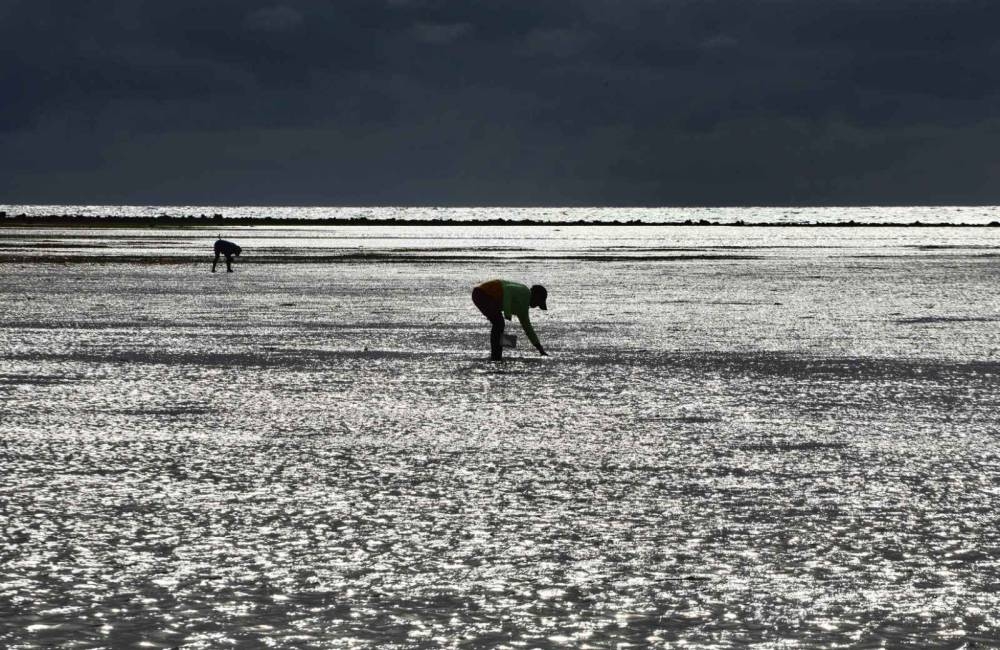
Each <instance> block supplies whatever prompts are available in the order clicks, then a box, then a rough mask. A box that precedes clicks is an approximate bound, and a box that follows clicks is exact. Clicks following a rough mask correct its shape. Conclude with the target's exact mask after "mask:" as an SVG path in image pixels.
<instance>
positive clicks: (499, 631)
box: [0, 231, 1000, 648]
mask: <svg viewBox="0 0 1000 650" xmlns="http://www.w3.org/2000/svg"><path fill="white" fill-rule="evenodd" d="M619 232H621V231H619ZM980 235H982V233H980ZM859 236H860V235H859ZM904 236H905V235H904ZM918 236H919V237H925V236H927V234H926V233H919V235H918ZM178 237H179V240H178V241H179V242H180V244H181V245H183V246H188V245H189V244H190V242H189V241H188V240H187V239H186V238H187V237H189V235H187V234H183V233H182V234H179V235H178ZM979 243H980V244H983V245H985V244H988V243H989V242H985V241H982V240H981V241H980V242H979ZM611 244H614V242H610V244H609V245H611ZM588 245H589V244H588ZM907 245H908V243H907V242H902V243H900V244H899V247H900V249H902V247H904V246H907ZM525 246H530V244H529V243H525ZM858 247H860V248H866V249H867V248H869V247H870V243H867V242H864V241H861V242H858ZM546 251H549V252H551V249H546ZM906 251H907V253H906V255H905V256H902V257H900V256H897V255H896V253H898V252H899V251H898V250H888V251H886V253H887V255H888V257H879V258H873V259H868V258H858V257H854V256H852V255H851V254H849V252H848V253H843V252H842V253H838V254H836V255H827V254H820V255H816V256H814V257H810V256H808V255H805V254H803V253H802V252H801V251H797V252H794V253H790V254H783V253H781V252H780V251H779V252H776V251H774V250H771V251H769V252H767V253H766V254H762V255H760V257H761V259H754V260H695V261H682V262H677V261H642V260H625V261H605V262H600V263H589V264H582V263H580V262H578V261H567V260H559V259H551V258H550V257H546V255H548V253H546V252H545V251H543V255H542V259H536V260H531V261H526V260H517V261H503V260H501V261H492V262H490V263H489V264H488V265H487V267H488V268H484V266H483V265H482V264H478V263H474V262H453V263H433V264H425V263H416V262H403V263H400V264H398V265H394V266H391V267H388V268H387V267H385V266H383V265H379V264H372V263H367V262H355V263H340V264H336V265H327V264H312V263H306V262H305V261H300V262H299V263H296V264H277V263H275V264H268V265H254V264H253V262H252V259H253V258H252V255H248V256H247V259H246V260H245V261H242V262H240V263H238V264H237V272H236V273H234V274H232V275H227V274H221V275H220V274H216V275H212V274H210V273H207V265H206V263H205V262H202V263H201V264H200V265H199V266H197V267H194V266H191V265H186V264H164V265H147V264H137V265H123V264H99V263H77V264H67V265H55V264H41V263H35V264H5V265H0V268H2V270H3V273H4V278H5V283H4V285H3V286H0V313H2V314H3V316H2V320H0V350H2V351H3V354H2V356H0V400H2V402H3V412H2V418H0V467H2V468H3V471H2V472H0V508H2V509H3V510H2V518H0V522H2V523H0V567H2V568H0V620H2V621H3V622H4V624H3V625H2V626H0V644H3V645H6V646H10V647H42V646H45V645H53V644H70V643H77V644H79V645H80V646H81V647H92V646H95V645H97V646H110V647H122V646H126V645H137V644H140V643H142V644H145V645H144V646H143V647H164V648H165V647H174V646H179V645H183V647H192V648H215V647H225V646H234V645H239V646H242V645H248V644H249V645H255V644H265V645H269V646H272V647H314V646H315V647H376V646H377V647H433V646H461V645H463V644H464V645H466V646H469V647H482V646H495V645H500V646H507V647H550V646H567V647H582V646H586V645H588V644H589V645H590V646H592V647H608V646H612V645H615V644H634V645H636V646H640V647H642V646H647V645H653V646H666V645H668V644H671V643H680V642H684V643H687V644H690V645H694V646H698V647H717V648H728V647H741V646H743V645H745V644H748V643H758V644H763V645H765V646H768V647H798V646H810V647H837V646H840V647H866V646H872V647H875V646H879V645H881V644H885V645H888V646H893V647H899V646H901V645H907V644H909V645H911V646H913V647H928V646H931V647H933V646H937V647H956V645H960V644H961V643H971V642H974V641H975V642H980V643H996V642H998V641H1000V620H998V617H997V615H996V612H997V611H1000V571H998V567H1000V543H998V542H997V540H996V537H995V531H996V530H997V525H998V523H1000V522H998V515H997V512H998V508H997V506H998V505H1000V470H998V461H1000V449H998V446H997V442H996V440H997V438H996V436H997V427H996V423H995V422H996V419H995V413H996V411H997V406H998V397H997V394H998V393H997V388H998V383H1000V361H998V357H997V354H996V351H997V350H998V349H1000V341H998V337H1000V334H998V332H997V329H996V321H997V320H998V319H1000V300H998V299H997V298H996V294H995V291H993V287H995V285H996V280H997V277H998V272H997V271H996V270H995V269H994V267H993V264H992V261H991V260H990V259H989V258H982V257H979V256H977V255H975V254H973V252H970V251H969V250H967V249H966V250H956V251H953V252H951V253H948V254H942V253H941V252H940V251H935V252H927V251H925V252H920V251H917V252H914V249H909V248H908V249H906ZM81 254H83V255H86V254H87V253H81ZM492 276H504V277H511V278H520V279H524V280H526V281H529V282H532V281H542V282H544V283H545V284H546V285H548V286H549V287H550V292H551V299H550V307H551V310H550V311H549V312H547V313H544V314H541V313H539V314H538V315H537V316H535V320H536V326H537V329H538V330H539V333H540V335H541V336H542V339H543V341H545V342H546V344H547V346H548V347H550V348H551V349H552V351H553V357H552V358H551V359H540V358H538V357H535V356H532V355H531V354H530V352H529V351H528V350H524V349H522V350H518V351H516V352H514V353H513V355H512V360H511V361H510V362H508V363H507V364H505V365H504V366H502V367H496V366H494V365H492V364H489V363H488V362H485V361H484V357H485V356H486V347H487V346H486V336H487V328H486V327H485V321H483V320H482V318H481V317H480V316H479V314H478V313H477V312H476V311H475V309H474V307H473V306H472V305H471V303H470V302H469V298H468V294H469V289H470V288H471V286H473V285H474V284H475V283H477V282H479V281H481V280H484V279H488V278H489V277H492ZM67 647H70V646H69V645H67Z"/></svg>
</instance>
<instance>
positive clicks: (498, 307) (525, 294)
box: [472, 280, 548, 361]
mask: <svg viewBox="0 0 1000 650" xmlns="http://www.w3.org/2000/svg"><path fill="white" fill-rule="evenodd" d="M547 297H548V292H547V291H546V290H545V287H543V286H542V285H540V284H536V285H535V286H533V287H531V289H528V287H526V286H524V285H523V284H518V283H517V282H507V281H506V280H490V281H489V282H484V283H482V284H481V285H479V286H478V287H476V288H475V289H473V290H472V302H473V303H474V304H475V305H476V307H479V311H481V312H483V315H484V316H486V318H488V319H489V321H490V323H491V324H492V325H493V329H492V330H490V358H491V359H492V360H494V361H500V360H501V359H502V358H503V328H504V322H503V319H504V318H506V319H507V320H510V319H511V316H517V320H519V321H521V327H522V328H523V329H524V333H525V334H526V335H527V336H528V340H529V341H531V344H532V345H534V346H535V348H537V349H538V353H539V354H541V355H542V356H543V357H546V356H548V353H547V352H545V350H544V349H543V348H542V344H541V343H539V341H538V336H537V335H536V334H535V330H534V329H533V328H532V327H531V320H530V319H529V318H528V308H529V307H538V308H539V309H548V308H547V307H546V306H545V299H546V298H547Z"/></svg>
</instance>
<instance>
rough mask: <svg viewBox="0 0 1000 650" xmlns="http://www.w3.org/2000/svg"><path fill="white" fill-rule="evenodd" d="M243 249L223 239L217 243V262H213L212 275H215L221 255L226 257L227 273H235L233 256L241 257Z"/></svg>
mask: <svg viewBox="0 0 1000 650" xmlns="http://www.w3.org/2000/svg"><path fill="white" fill-rule="evenodd" d="M242 252H243V249H242V248H240V247H239V246H237V245H236V244H234V243H233V242H231V241H226V240H225V239H222V238H221V237H220V238H219V239H218V240H217V241H216V242H215V260H214V261H213V262H212V273H215V265H216V264H218V263H219V255H225V256H226V272H227V273H232V272H233V255H235V256H236V257H239V256H240V253H242Z"/></svg>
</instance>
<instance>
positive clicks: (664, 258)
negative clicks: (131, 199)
mask: <svg viewBox="0 0 1000 650" xmlns="http://www.w3.org/2000/svg"><path fill="white" fill-rule="evenodd" d="M758 259H761V258H760V257H759V256H755V255H531V256H527V255H518V256H510V257H498V256H495V255H490V256H486V255H480V256H476V255H450V256H449V255H391V254H390V255H380V254H366V253H346V254H343V255H312V256H307V255H298V256H289V257H283V256H270V255H269V256H254V257H253V258H252V259H251V258H250V257H249V256H248V257H246V258H244V259H241V260H237V262H236V263H237V265H241V264H249V265H255V264H365V263H372V264H478V263H482V262H495V263H507V262H520V263H526V262H553V261H555V262H566V261H580V262H638V263H648V262H689V261H690V262H695V261H713V260H715V261H732V260H758ZM206 260H207V261H206ZM211 261H212V258H211V256H207V255H202V256H190V255H186V256H176V257H164V256H156V255H150V256H146V257H143V256H138V255H121V256H117V255H100V254H98V255H86V254H82V255H50V256H46V255H18V254H11V255H5V254H2V253H0V264H146V265H158V264H174V265H190V264H210V263H211Z"/></svg>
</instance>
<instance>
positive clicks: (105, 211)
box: [0, 204, 1000, 225]
mask: <svg viewBox="0 0 1000 650" xmlns="http://www.w3.org/2000/svg"><path fill="white" fill-rule="evenodd" d="M0 212H4V213H6V215H7V216H8V217H14V216H19V215H22V214H23V215H27V216H53V215H59V216H61V215H80V216H86V217H117V218H123V217H137V218H139V217H143V218H150V217H159V216H169V217H190V216H194V217H198V216H202V215H204V216H207V217H211V216H213V215H222V218H224V219H226V218H239V219H247V218H250V219H254V218H259V219H263V218H275V219H316V220H324V219H336V220H344V219H361V218H364V219H368V220H396V221H410V220H413V221H427V220H431V221H435V220H440V221H443V222H456V221H458V222H469V223H477V222H482V221H492V220H497V219H505V220H507V221H534V222H539V221H540V222H546V223H553V224H559V223H569V222H574V221H587V222H606V223H614V222H616V221H617V222H634V221H638V222H641V223H648V224H658V223H683V222H685V221H691V222H694V223H698V222H700V221H707V222H710V223H726V224H730V223H740V222H742V223H744V224H749V225H752V224H765V223H766V224H774V223H778V224H801V225H814V224H851V223H852V222H853V223H855V224H913V223H916V222H919V223H920V224H938V225H944V224H952V225H964V224H968V225H985V224H989V223H991V222H1000V206H897V207H823V208H795V207H744V208H731V207H730V208H712V207H701V208H607V207H591V208H501V207H465V208H451V207H449V208H444V207H441V208H437V207H319V206H252V205H247V206H216V205H169V206H168V205H16V204H12V205H0Z"/></svg>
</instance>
